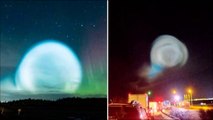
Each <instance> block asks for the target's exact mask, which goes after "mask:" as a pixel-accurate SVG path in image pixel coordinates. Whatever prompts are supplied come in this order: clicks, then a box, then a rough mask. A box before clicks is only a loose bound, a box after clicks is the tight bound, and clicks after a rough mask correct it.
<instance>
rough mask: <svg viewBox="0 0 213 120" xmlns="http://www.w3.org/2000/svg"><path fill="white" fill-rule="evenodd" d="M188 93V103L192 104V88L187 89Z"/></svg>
mask: <svg viewBox="0 0 213 120" xmlns="http://www.w3.org/2000/svg"><path fill="white" fill-rule="evenodd" d="M188 93H189V96H190V97H189V99H190V105H193V102H192V90H191V89H188Z"/></svg>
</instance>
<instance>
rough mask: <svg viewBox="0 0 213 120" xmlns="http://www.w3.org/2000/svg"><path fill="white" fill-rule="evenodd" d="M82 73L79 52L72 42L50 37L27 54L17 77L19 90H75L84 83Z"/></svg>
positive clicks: (71, 91) (35, 91)
mask: <svg viewBox="0 0 213 120" xmlns="http://www.w3.org/2000/svg"><path fill="white" fill-rule="evenodd" d="M81 74H82V72H81V66H80V63H79V60H78V58H77V56H76V55H75V53H74V52H73V51H72V50H71V49H70V48H69V47H68V46H66V45H64V44H62V43H60V42H57V41H53V40H50V41H46V42H42V43H40V44H38V45H36V46H35V47H33V48H32V49H31V50H30V51H29V52H28V53H27V54H26V55H25V56H24V58H23V60H22V62H21V63H20V65H19V67H18V69H17V72H16V76H15V77H16V85H17V88H18V89H19V90H25V91H29V92H32V93H48V92H52V93H61V92H68V93H73V92H75V91H76V90H77V89H78V87H79V85H80V83H81V76H82V75H81Z"/></svg>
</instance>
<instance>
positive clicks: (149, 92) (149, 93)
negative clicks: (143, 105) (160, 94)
mask: <svg viewBox="0 0 213 120" xmlns="http://www.w3.org/2000/svg"><path fill="white" fill-rule="evenodd" d="M147 94H148V111H149V96H150V95H151V94H152V92H151V91H150V90H149V91H148V92H147Z"/></svg>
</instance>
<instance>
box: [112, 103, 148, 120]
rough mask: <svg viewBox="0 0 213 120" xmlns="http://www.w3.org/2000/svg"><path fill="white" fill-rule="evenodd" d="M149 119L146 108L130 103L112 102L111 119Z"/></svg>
mask: <svg viewBox="0 0 213 120" xmlns="http://www.w3.org/2000/svg"><path fill="white" fill-rule="evenodd" d="M144 119H147V116H146V111H145V109H144V108H142V107H139V106H135V105H133V104H130V103H110V104H109V120H144Z"/></svg>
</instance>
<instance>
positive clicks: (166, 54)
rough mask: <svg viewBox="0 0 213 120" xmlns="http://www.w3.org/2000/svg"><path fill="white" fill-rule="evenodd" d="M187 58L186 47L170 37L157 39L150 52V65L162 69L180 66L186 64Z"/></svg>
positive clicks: (162, 36) (165, 36) (163, 36)
mask: <svg viewBox="0 0 213 120" xmlns="http://www.w3.org/2000/svg"><path fill="white" fill-rule="evenodd" d="M187 58H188V52H187V49H186V46H185V45H184V44H183V43H182V42H180V41H179V40H178V39H177V38H175V37H173V36H171V35H161V36H160V37H158V38H157V39H156V40H155V42H154V44H153V47H152V50H151V61H152V63H153V64H157V65H161V66H163V67H174V66H177V65H180V66H182V65H184V64H185V63H186V61H187Z"/></svg>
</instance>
